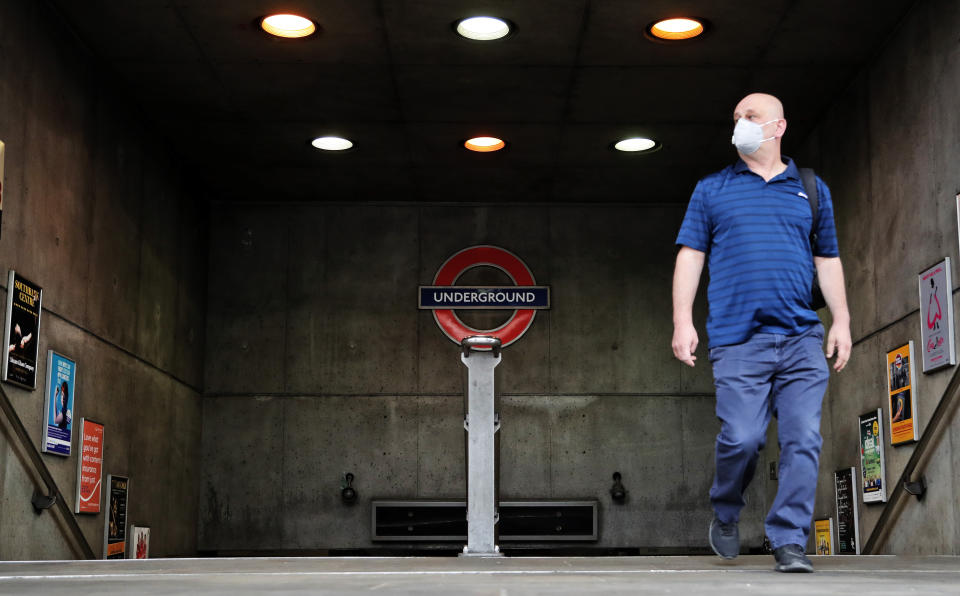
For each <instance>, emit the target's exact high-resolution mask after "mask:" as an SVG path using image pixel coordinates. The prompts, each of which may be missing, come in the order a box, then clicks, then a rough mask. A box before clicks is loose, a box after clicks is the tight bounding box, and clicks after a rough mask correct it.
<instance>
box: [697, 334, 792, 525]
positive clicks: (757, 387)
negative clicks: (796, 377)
mask: <svg viewBox="0 0 960 596" xmlns="http://www.w3.org/2000/svg"><path fill="white" fill-rule="evenodd" d="M772 337H773V336H770V335H768V334H757V335H755V336H754V337H752V338H751V339H750V340H749V341H747V342H746V343H743V344H739V345H736V346H724V347H721V348H714V349H713V350H711V351H710V358H711V360H712V361H713V376H714V383H715V385H716V389H717V417H718V418H719V419H720V422H721V426H720V434H718V435H717V444H716V473H715V475H714V479H713V487H712V488H711V489H710V502H711V503H712V504H713V510H714V512H715V513H716V516H717V519H719V520H720V521H721V522H723V523H724V524H731V523H736V522H738V521H739V519H740V510H741V509H743V506H744V504H745V502H744V500H743V492H744V490H746V488H747V486H748V485H749V484H750V480H751V479H752V478H753V474H754V471H755V470H756V467H757V458H758V456H759V452H760V449H761V448H763V445H764V441H765V438H766V431H767V425H768V424H769V423H770V416H771V413H772V404H771V401H770V399H769V397H770V391H771V388H772V385H771V381H772V376H773V372H774V370H775V364H776V361H775V359H774V358H773V350H772V346H773V339H772Z"/></svg>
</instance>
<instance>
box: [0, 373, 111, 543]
mask: <svg viewBox="0 0 960 596" xmlns="http://www.w3.org/2000/svg"><path fill="white" fill-rule="evenodd" d="M0 410H2V411H3V415H4V417H5V418H6V419H7V422H8V423H9V425H10V427H11V428H12V430H13V434H14V435H15V437H14V438H15V440H17V441H19V443H20V448H21V450H22V451H23V452H24V453H25V454H26V455H27V459H29V460H30V463H31V464H33V468H34V470H35V471H36V472H37V474H39V476H40V478H41V479H42V485H46V486H42V485H38V486H37V488H38V489H41V490H44V489H45V491H44V493H43V496H45V497H47V498H48V500H47V503H46V505H47V507H56V509H57V511H58V512H59V513H60V517H61V518H62V521H63V524H64V526H65V528H66V530H67V534H68V536H67V537H68V539H72V544H71V547H72V549H73V551H74V552H75V553H77V554H79V555H82V556H83V557H84V558H86V559H95V558H97V556H96V555H95V554H94V552H93V549H92V548H90V544H89V543H88V542H87V538H86V536H84V535H83V530H81V529H80V524H78V523H77V519H76V518H75V517H74V516H73V512H72V511H70V507H69V506H67V502H66V500H65V499H64V498H63V493H61V492H60V488H59V487H58V486H57V482H56V480H54V479H53V475H52V474H50V470H49V469H47V464H46V463H44V461H43V458H42V457H41V456H40V452H39V451H38V450H37V448H36V446H35V445H34V444H33V441H31V440H30V435H29V434H28V433H27V429H26V427H25V426H23V421H21V420H20V416H18V415H17V411H16V410H15V409H14V407H13V404H12V403H10V398H9V397H8V396H7V392H6V391H4V389H3V386H2V385H0ZM30 476H31V477H33V479H34V481H36V475H34V474H31V475H30ZM38 484H39V483H38ZM49 499H53V503H49ZM36 503H37V495H36V494H35V495H34V507H37V504H36ZM39 511H41V510H40V509H38V512H39ZM68 541H69V540H68Z"/></svg>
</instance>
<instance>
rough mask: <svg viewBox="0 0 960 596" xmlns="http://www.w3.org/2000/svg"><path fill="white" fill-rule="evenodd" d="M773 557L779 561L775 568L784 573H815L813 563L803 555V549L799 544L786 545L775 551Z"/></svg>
mask: <svg viewBox="0 0 960 596" xmlns="http://www.w3.org/2000/svg"><path fill="white" fill-rule="evenodd" d="M773 557H774V558H775V559H776V560H777V565H776V566H775V567H774V569H775V570H777V571H782V572H784V573H813V563H811V562H810V559H808V558H807V555H805V554H803V547H802V546H800V545H799V544H785V545H783V546H781V547H780V548H777V549H774V551H773Z"/></svg>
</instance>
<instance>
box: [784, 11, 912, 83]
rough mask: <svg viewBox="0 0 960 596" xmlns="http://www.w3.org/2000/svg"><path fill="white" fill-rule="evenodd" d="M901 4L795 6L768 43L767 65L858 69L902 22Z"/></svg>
mask: <svg viewBox="0 0 960 596" xmlns="http://www.w3.org/2000/svg"><path fill="white" fill-rule="evenodd" d="M910 4H912V3H910V2H902V1H900V0H843V1H842V2H837V1H836V0H806V1H804V2H797V3H795V4H794V5H793V6H792V7H791V9H790V11H789V12H788V13H787V15H786V18H785V19H784V21H783V23H782V25H781V27H780V29H779V30H778V31H777V34H776V35H775V36H774V37H773V39H771V40H770V48H769V50H768V53H767V63H768V64H781V65H799V66H808V67H809V66H819V65H847V66H856V65H858V64H860V63H862V62H863V61H864V60H866V59H867V58H868V57H869V56H870V54H871V53H872V52H873V51H874V50H875V49H876V47H877V44H878V42H880V41H882V40H883V39H884V37H885V35H886V34H887V33H888V32H889V31H891V30H892V29H893V27H894V26H895V25H896V24H897V22H899V21H900V19H901V18H902V17H903V14H904V11H905V9H906V8H907V7H908V6H910Z"/></svg>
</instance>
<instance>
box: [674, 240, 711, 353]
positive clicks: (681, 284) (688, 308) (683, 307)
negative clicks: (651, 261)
mask: <svg viewBox="0 0 960 596" xmlns="http://www.w3.org/2000/svg"><path fill="white" fill-rule="evenodd" d="M705 259H706V254H704V253H702V252H700V251H699V250H694V249H692V248H690V247H688V246H684V247H681V248H680V250H679V251H678V252H677V267H676V269H674V271H673V342H672V347H673V355H674V356H676V357H677V360H679V361H680V362H683V363H684V364H686V365H687V366H694V362H695V361H696V359H697V357H696V356H694V355H693V353H694V352H696V351H697V344H698V343H700V340H699V339H698V338H697V330H696V329H695V328H694V326H693V299H694V298H695V297H696V295H697V286H698V285H699V284H700V273H701V272H703V262H704V260H705Z"/></svg>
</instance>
